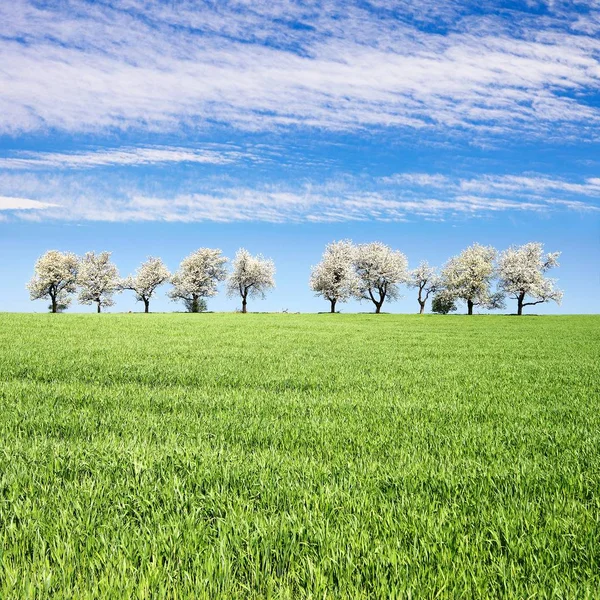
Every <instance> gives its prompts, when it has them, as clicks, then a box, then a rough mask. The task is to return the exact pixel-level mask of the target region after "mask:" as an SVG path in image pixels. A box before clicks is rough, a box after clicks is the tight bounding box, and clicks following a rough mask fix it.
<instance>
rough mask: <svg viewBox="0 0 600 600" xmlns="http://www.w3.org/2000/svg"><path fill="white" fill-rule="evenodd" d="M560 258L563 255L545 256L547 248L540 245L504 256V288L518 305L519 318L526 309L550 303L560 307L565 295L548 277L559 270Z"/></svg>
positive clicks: (532, 244) (501, 263)
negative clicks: (551, 301)
mask: <svg viewBox="0 0 600 600" xmlns="http://www.w3.org/2000/svg"><path fill="white" fill-rule="evenodd" d="M559 256H560V252H551V253H548V254H544V246H543V245H542V244H540V243H539V242H530V243H529V244H525V245H524V246H512V247H510V248H509V249H508V250H505V251H504V252H502V254H501V255H500V260H499V268H498V271H499V275H500V287H501V289H502V290H503V291H504V292H506V293H507V294H509V295H510V297H511V298H512V299H513V300H516V301H517V314H518V315H522V314H523V307H524V306H534V305H535V304H541V303H542V302H549V301H550V300H553V301H554V302H556V303H557V304H560V302H561V300H562V297H563V292H562V291H561V290H559V289H557V288H556V280H554V279H550V278H548V277H545V273H546V272H547V271H548V270H549V269H551V268H552V267H557V266H558V257H559ZM528 299H529V300H528Z"/></svg>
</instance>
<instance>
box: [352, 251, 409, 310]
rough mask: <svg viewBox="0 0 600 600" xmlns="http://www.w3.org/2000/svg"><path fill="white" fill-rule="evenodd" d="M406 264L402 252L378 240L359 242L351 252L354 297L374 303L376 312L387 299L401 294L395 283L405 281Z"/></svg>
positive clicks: (393, 298) (392, 298) (395, 297)
mask: <svg viewBox="0 0 600 600" xmlns="http://www.w3.org/2000/svg"><path fill="white" fill-rule="evenodd" d="M407 267H408V261H407V260H406V256H404V254H402V252H398V251H397V250H392V249H391V248H390V247H389V246H386V245H385V244H382V243H381V242H372V243H370V244H360V245H359V246H357V248H356V251H355V254H354V270H355V273H356V277H357V282H356V290H355V296H356V297H357V298H358V299H359V300H370V301H371V302H373V304H374V305H375V312H376V313H380V312H381V307H382V306H383V303H384V302H385V300H386V299H387V300H396V299H397V298H399V297H400V291H399V289H398V285H399V284H401V283H404V282H405V281H406V279H407Z"/></svg>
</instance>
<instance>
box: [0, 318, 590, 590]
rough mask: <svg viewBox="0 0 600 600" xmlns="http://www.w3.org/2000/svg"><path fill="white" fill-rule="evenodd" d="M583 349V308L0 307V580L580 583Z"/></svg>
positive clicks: (387, 585)
mask: <svg viewBox="0 0 600 600" xmlns="http://www.w3.org/2000/svg"><path fill="white" fill-rule="evenodd" d="M599 357H600V317H597V316H572V317H567V316H562V317H521V318H517V317H506V316H475V317H465V316H448V317H442V316H423V317H419V316H416V315H415V316H412V315H411V316H406V315H253V314H249V315H241V314H200V315H186V314H170V315H160V314H157V315H152V314H151V315H141V314H124V315H110V314H106V315H95V314H94V315H92V314H90V315H69V314H64V315H16V314H0V597H1V598H7V599H8V598H20V599H22V598H36V599H39V598H46V597H47V598H50V597H53V598H57V597H77V598H126V597H153V598H158V597H179V598H182V597H194V598H236V597H239V598H254V597H257V598H258V597H260V598H262V597H265V598H266V597H273V598H297V597H313V598H377V597H380V598H388V597H406V596H407V595H409V593H410V594H412V597H414V598H426V597H434V596H436V597H452V598H455V597H464V598H475V597H482V598H483V597H500V596H504V597H518V598H524V597H531V596H536V597H551V596H554V597H563V598H564V597H578V598H582V597H596V594H597V590H598V589H600V492H599V490H600V360H599Z"/></svg>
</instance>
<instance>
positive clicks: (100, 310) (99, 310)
mask: <svg viewBox="0 0 600 600" xmlns="http://www.w3.org/2000/svg"><path fill="white" fill-rule="evenodd" d="M101 312H102V309H101V308H100V302H98V314H100V313H101Z"/></svg>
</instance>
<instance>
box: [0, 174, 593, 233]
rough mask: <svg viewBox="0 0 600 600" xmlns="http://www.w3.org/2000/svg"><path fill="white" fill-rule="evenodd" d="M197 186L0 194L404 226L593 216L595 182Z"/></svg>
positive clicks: (143, 215) (66, 184)
mask: <svg viewBox="0 0 600 600" xmlns="http://www.w3.org/2000/svg"><path fill="white" fill-rule="evenodd" d="M199 186H200V184H198V183H196V184H195V186H194V185H191V184H190V185H186V186H182V188H181V189H180V190H156V189H150V188H147V187H144V186H143V185H140V184H139V182H138V184H137V185H134V184H133V183H129V184H127V183H123V182H120V183H119V182H117V183H116V184H115V183H114V182H113V184H112V187H111V186H109V185H108V184H103V183H102V181H101V180H100V179H97V178H93V177H92V178H89V179H87V180H82V179H81V178H71V177H60V176H54V177H52V178H50V179H49V178H44V177H41V176H35V175H32V174H13V175H11V176H6V175H4V176H1V177H0V189H5V190H9V191H10V193H11V194H14V197H15V198H16V197H17V196H19V197H20V198H25V197H27V198H31V200H28V201H23V200H22V202H37V203H39V204H40V206H39V207H38V208H44V209H45V210H44V211H43V216H44V218H46V219H60V220H76V221H77V220H80V221H86V220H87V221H109V222H117V221H120V222H127V221H165V222H173V221H184V222H194V221H213V222H233V221H242V222H243V221H264V222H272V223H282V222H309V221H310V222H332V221H411V220H419V219H436V220H448V219H454V220H455V219H465V218H474V217H484V216H490V215H493V214H497V213H503V212H519V213H523V212H528V213H537V214H550V213H554V212H560V211H579V212H598V211H600V202H599V197H600V193H599V192H600V190H599V188H598V180H597V179H588V180H585V181H584V182H575V181H565V180H558V179H551V178H548V177H542V176H535V175H534V176H532V175H521V176H516V175H507V176H503V177H501V176H485V175H484V176H481V177H479V178H478V179H473V178H472V179H466V180H461V179H453V178H451V177H448V176H441V175H436V174H423V173H405V174H398V175H396V176H391V177H388V178H383V179H382V178H370V179H366V178H365V177H364V176H361V177H360V178H357V177H352V176H344V177H341V178H338V179H335V180H331V181H326V182H324V183H322V184H319V183H315V182H309V183H304V184H299V185H293V184H291V183H289V182H288V183H279V184H271V185H264V184H263V185H256V186H255V187H249V186H247V185H243V184H241V182H237V183H236V182H231V184H230V185H223V184H221V185H218V184H216V183H214V184H213V185H212V186H206V185H204V186H203V187H199ZM194 187H195V190H194ZM185 188H187V189H185ZM184 189H185V191H184ZM9 208H10V206H9ZM14 208H15V210H16V209H17V208H27V206H26V205H24V204H21V205H19V206H16V205H15V207H14ZM31 208H36V207H35V206H33V205H32V206H31ZM41 214H42V213H41V212H39V213H36V212H35V211H32V212H29V213H19V214H18V217H19V218H39V216H40V215H41Z"/></svg>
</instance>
